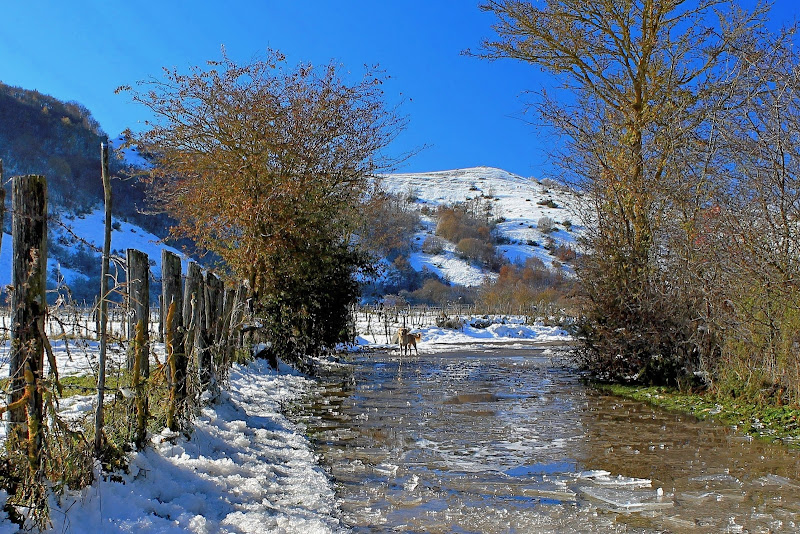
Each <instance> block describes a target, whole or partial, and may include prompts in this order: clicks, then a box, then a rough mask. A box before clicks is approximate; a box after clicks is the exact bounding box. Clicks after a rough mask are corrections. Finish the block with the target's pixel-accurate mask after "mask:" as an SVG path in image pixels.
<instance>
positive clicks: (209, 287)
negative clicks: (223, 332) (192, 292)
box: [196, 272, 223, 390]
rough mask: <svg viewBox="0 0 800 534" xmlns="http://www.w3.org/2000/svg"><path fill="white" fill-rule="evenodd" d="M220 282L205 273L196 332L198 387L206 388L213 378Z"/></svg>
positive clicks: (220, 297) (211, 274) (220, 290)
mask: <svg viewBox="0 0 800 534" xmlns="http://www.w3.org/2000/svg"><path fill="white" fill-rule="evenodd" d="M222 289H223V286H222V282H221V281H220V279H219V278H217V276H216V275H215V274H214V273H212V272H208V273H206V278H205V284H204V291H203V292H202V293H201V295H203V296H204V297H205V298H204V300H205V302H204V305H203V314H202V315H201V318H202V320H201V321H200V323H201V324H200V328H199V329H198V332H197V338H196V341H197V368H198V372H199V379H200V389H201V390H205V389H208V387H209V386H211V385H212V383H213V380H214V361H213V355H214V352H215V350H214V349H215V348H216V343H217V334H218V332H217V325H218V324H219V314H220V313H221V307H222Z"/></svg>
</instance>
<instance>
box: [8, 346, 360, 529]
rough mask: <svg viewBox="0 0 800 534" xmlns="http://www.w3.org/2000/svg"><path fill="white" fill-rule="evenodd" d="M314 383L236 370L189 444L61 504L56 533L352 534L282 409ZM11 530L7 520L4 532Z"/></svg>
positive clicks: (152, 450) (149, 457)
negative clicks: (346, 531) (267, 533)
mask: <svg viewBox="0 0 800 534" xmlns="http://www.w3.org/2000/svg"><path fill="white" fill-rule="evenodd" d="M310 385H311V381H310V379H308V378H305V377H303V376H300V375H297V374H294V373H286V372H283V373H280V374H278V373H275V372H273V371H272V370H271V369H269V367H268V365H267V364H266V362H264V361H257V362H254V363H251V364H249V365H247V366H234V369H233V370H232V372H231V375H230V384H229V386H228V388H227V389H226V391H225V392H224V393H223V395H222V399H221V400H220V401H219V402H218V403H215V404H213V405H211V406H207V407H205V408H203V409H202V412H201V413H200V415H199V416H198V417H197V420H196V422H195V425H196V427H195V431H194V433H193V434H192V437H191V439H190V440H186V439H184V438H182V437H181V438H174V437H172V436H170V435H169V434H168V433H166V432H165V433H164V434H162V435H157V436H154V437H153V439H152V446H151V447H149V448H147V449H146V450H144V451H143V452H139V453H137V454H132V455H131V465H130V472H129V473H128V474H123V475H122V479H123V482H122V483H120V482H112V481H108V480H101V481H99V482H96V483H95V484H93V485H92V486H91V487H89V488H85V489H84V490H82V491H80V492H71V493H67V494H65V495H63V496H62V497H61V498H60V499H55V498H53V499H52V503H51V506H52V509H51V520H52V523H53V524H52V528H51V529H50V530H49V532H58V533H86V532H103V533H133V532H136V533H179V532H180V533H183V532H195V533H236V534H243V533H260V532H278V533H280V532H286V533H298V532H302V533H305V534H313V533H328V532H344V531H345V529H344V527H342V525H341V523H340V521H339V519H338V512H337V505H336V499H335V495H334V492H333V487H332V484H331V481H330V480H329V479H328V477H327V476H326V474H325V473H324V472H323V470H322V468H320V467H319V463H318V459H317V457H316V456H315V454H314V452H313V451H312V450H311V445H310V443H309V442H308V440H307V439H306V438H305V437H304V436H303V435H302V433H301V432H299V431H298V429H297V427H296V426H295V425H294V424H292V423H291V422H289V421H288V420H287V419H286V418H285V417H284V416H283V415H281V405H282V404H283V403H285V402H288V401H290V400H291V399H293V398H296V397H297V396H299V395H302V394H303V393H304V392H305V391H306V390H307V388H308V387H310ZM7 526H9V523H8V521H7V520H6V521H4V522H0V532H5V531H4V530H3V528H5V527H7Z"/></svg>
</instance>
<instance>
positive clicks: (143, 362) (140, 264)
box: [127, 248, 150, 378]
mask: <svg viewBox="0 0 800 534" xmlns="http://www.w3.org/2000/svg"><path fill="white" fill-rule="evenodd" d="M127 259H128V299H129V307H130V309H131V311H132V312H133V313H132V315H131V317H130V321H131V328H130V329H129V331H130V332H133V333H134V336H133V337H134V343H133V350H132V351H131V352H130V354H129V355H128V370H129V371H132V370H133V367H134V363H135V360H136V359H140V363H139V372H140V373H141V375H142V377H143V378H147V377H148V376H150V332H149V328H148V325H149V324H150V265H149V263H148V262H149V260H148V258H147V254H145V253H144V252H141V251H139V250H136V249H133V248H129V249H128V251H127ZM140 324H141V332H140V331H139V329H140V326H139V325H140Z"/></svg>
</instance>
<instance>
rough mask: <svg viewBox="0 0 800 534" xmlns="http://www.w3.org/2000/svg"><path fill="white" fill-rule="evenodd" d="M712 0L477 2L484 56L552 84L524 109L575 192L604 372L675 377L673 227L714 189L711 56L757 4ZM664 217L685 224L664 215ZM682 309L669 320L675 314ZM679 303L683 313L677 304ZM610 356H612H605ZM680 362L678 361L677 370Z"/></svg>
mask: <svg viewBox="0 0 800 534" xmlns="http://www.w3.org/2000/svg"><path fill="white" fill-rule="evenodd" d="M729 4H730V3H729V2H725V1H722V0H702V1H700V2H687V1H675V0H673V1H670V2H657V1H655V0H632V1H626V2H619V1H616V0H601V1H596V2H595V1H591V2H590V1H585V0H561V1H555V0H546V1H543V2H536V3H533V2H525V1H517V0H513V1H512V0H502V1H489V2H486V3H485V4H484V5H483V6H482V8H483V9H484V10H486V11H490V12H492V13H494V14H495V15H496V16H497V17H498V22H497V23H496V24H495V26H494V29H495V30H496V32H497V35H498V38H497V39H496V40H487V41H485V42H484V48H483V53H482V55H483V56H484V57H486V58H489V59H498V58H514V59H519V60H522V61H526V62H529V63H532V64H534V65H538V66H539V67H541V68H543V69H545V70H546V71H548V72H550V73H552V74H553V75H555V76H556V77H557V79H558V80H559V82H560V83H561V84H562V85H561V87H560V88H561V89H563V90H564V91H562V92H559V93H558V95H557V96H553V94H550V93H548V92H542V93H541V94H540V98H539V100H538V101H537V102H536V103H535V104H534V107H535V109H536V110H537V112H538V113H539V115H540V117H541V118H542V119H543V121H544V122H545V123H546V124H548V125H549V126H550V127H552V128H553V130H554V131H555V132H556V133H557V134H559V135H560V136H561V137H562V139H563V141H564V142H563V143H562V144H561V145H560V147H561V150H560V151H559V152H558V154H557V159H556V160H555V163H556V164H557V165H559V166H560V167H561V169H562V171H563V172H564V175H565V177H566V178H567V179H568V180H569V181H571V182H572V183H575V184H577V185H578V186H579V187H581V188H582V189H583V190H584V192H585V193H587V195H586V198H587V199H588V205H589V207H590V210H589V211H588V212H587V214H586V215H585V217H586V218H587V219H590V220H587V221H586V222H587V228H590V231H589V234H588V236H587V244H588V251H589V253H588V254H586V255H585V256H584V258H583V260H582V262H581V266H580V268H579V275H580V278H581V282H582V285H583V288H584V290H585V291H586V294H587V296H588V302H589V307H588V309H587V312H586V317H587V321H586V323H585V325H584V326H585V329H584V340H585V341H586V347H587V349H588V352H587V354H589V360H590V361H589V363H590V364H592V365H598V367H599V369H600V370H601V371H602V372H603V373H605V374H606V375H610V376H615V377H627V378H638V379H640V380H647V381H664V380H674V378H675V377H676V376H677V375H679V374H681V373H686V372H688V371H691V369H685V367H686V361H685V357H686V353H687V350H688V352H691V353H694V352H695V348H687V347H686V346H685V345H686V344H685V341H686V339H687V338H690V337H691V336H692V335H693V334H692V332H691V329H692V328H693V326H692V324H691V321H692V319H693V317H692V316H693V313H692V312H691V308H692V307H694V306H695V305H696V303H695V302H692V298H688V299H687V295H686V292H685V291H683V290H682V289H680V288H678V289H676V288H675V287H674V285H673V284H672V283H671V282H669V281H668V280H666V279H667V278H669V277H670V276H672V275H673V274H674V273H671V272H670V271H669V269H665V267H666V264H665V263H664V262H662V261H661V260H662V259H663V256H664V254H663V252H664V251H665V250H669V248H666V249H665V248H664V247H669V246H670V245H674V242H675V240H676V237H678V236H676V235H675V234H674V231H675V230H680V231H681V232H683V241H684V242H690V241H691V238H690V234H691V232H692V228H691V226H692V221H695V220H697V218H698V217H699V214H700V213H701V211H702V207H703V206H704V205H705V204H706V203H707V202H708V199H709V198H712V197H713V191H714V188H715V187H716V185H717V184H716V182H715V180H714V177H715V176H716V173H714V172H713V169H714V165H715V164H716V162H717V160H716V156H715V144H714V137H713V133H714V132H713V129H712V128H710V127H709V124H710V122H711V121H713V116H714V108H713V106H714V105H715V101H714V99H713V98H710V96H711V95H714V94H716V91H718V90H719V88H720V87H721V82H722V81H723V80H725V76H726V73H725V70H724V69H722V68H721V65H722V63H723V61H724V60H726V58H728V57H729V54H730V52H731V45H732V44H733V43H735V42H737V41H738V40H740V39H741V37H742V36H743V35H746V34H747V33H748V32H749V31H750V29H751V28H752V27H753V25H755V24H756V23H757V21H758V20H759V17H760V16H761V15H762V14H763V13H764V10H763V8H760V7H759V8H758V9H756V10H755V11H754V12H752V13H744V12H742V11H739V10H737V9H735V8H731V9H729V10H727V12H723V11H722V9H723V8H724V7H725V6H726V5H729ZM676 216H679V217H681V218H683V222H685V223H686V224H683V225H682V224H674V221H675V220H676ZM681 308H683V311H682V312H681V313H680V314H678V315H677V316H676V313H675V312H676V311H677V310H680V309H681ZM687 308H689V311H688V313H687ZM619 354H622V355H623V358H618V357H617V355H619ZM682 368H683V369H682Z"/></svg>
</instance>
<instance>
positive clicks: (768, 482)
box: [756, 474, 800, 488]
mask: <svg viewBox="0 0 800 534" xmlns="http://www.w3.org/2000/svg"><path fill="white" fill-rule="evenodd" d="M756 482H757V483H759V484H761V485H762V486H779V487H782V488H800V484H798V483H797V482H795V481H794V480H792V479H790V478H786V477H782V476H780V475H772V474H770V475H764V476H763V477H761V478H757V479H756Z"/></svg>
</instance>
